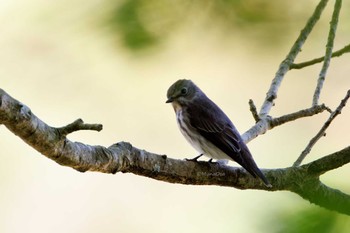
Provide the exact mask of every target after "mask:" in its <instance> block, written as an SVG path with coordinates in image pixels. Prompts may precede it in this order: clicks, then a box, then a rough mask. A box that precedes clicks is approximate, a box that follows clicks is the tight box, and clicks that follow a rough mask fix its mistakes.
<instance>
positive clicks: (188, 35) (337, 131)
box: [0, 0, 350, 233]
mask: <svg viewBox="0 0 350 233" xmlns="http://www.w3.org/2000/svg"><path fill="white" fill-rule="evenodd" d="M316 4H317V1H306V2H305V1H298V2H293V1H277V0H274V1H263V0H248V1H240V0H218V1H205V0H201V1H199V0H193V1H184V0H177V1H159V0H149V1H141V0H125V1H110V0H108V1H107V0H105V1H101V0H84V1H83V0H75V1H67V0H62V1H45V0H31V1H25V0H11V1H10V0H2V1H1V2H0V32H1V36H0V51H1V52H0V64H1V66H0V67H1V68H0V81H1V83H0V84H1V85H0V88H3V89H4V90H5V91H7V92H8V93H9V94H10V95H12V96H13V97H15V98H17V99H19V100H20V101H22V102H23V103H25V104H26V105H28V106H29V107H30V108H31V109H32V111H33V112H34V113H35V114H36V115H37V116H39V117H40V118H41V119H42V120H44V121H45V122H46V123H48V124H50V125H52V126H62V125H65V124H67V123H70V122H72V121H73V120H75V119H77V118H80V117H81V118H83V119H84V120H85V121H86V122H89V123H102V124H103V126H104V129H103V131H102V132H93V131H91V132H87V131H84V132H77V133H74V134H71V135H69V138H70V139H71V140H74V141H81V142H84V143H88V144H93V145H94V144H99V145H104V146H109V145H111V144H112V143H115V142H118V141H122V140H123V141H129V142H131V143H132V144H133V145H134V146H136V147H138V148H143V149H146V150H148V151H151V152H155V153H159V154H167V155H168V156H171V157H174V158H179V159H182V158H185V157H193V156H195V155H196V152H195V151H194V150H193V149H192V148H191V147H190V146H189V145H188V144H187V142H186V141H185V139H184V138H183V137H182V135H181V134H180V132H179V131H178V129H177V126H176V121H175V116H174V112H173V109H172V108H171V106H169V105H166V104H165V100H166V99H165V94H166V91H167V88H168V87H169V86H170V85H171V84H172V83H173V82H175V81H176V80H177V79H180V78H188V79H192V80H193V81H194V82H195V83H196V84H197V85H198V86H200V87H201V89H202V90H203V91H204V92H206V93H207V95H208V96H209V97H210V98H211V99H212V100H214V101H215V102H216V103H217V104H218V105H219V106H221V107H222V109H223V110H224V111H225V112H226V113H227V114H228V115H229V117H230V118H231V119H232V121H233V122H234V123H235V125H236V126H237V128H238V129H239V130H240V131H241V132H242V133H243V132H244V131H245V130H247V129H248V128H249V127H250V126H252V124H253V123H254V120H253V118H252V116H251V113H250V112H249V107H248V100H249V99H250V98H252V99H253V100H254V101H255V103H256V104H257V105H258V106H260V105H261V103H262V101H263V98H264V97H265V93H266V92H267V89H268V87H269V85H270V82H271V79H272V78H273V76H274V73H275V72H276V70H277V67H278V65H279V63H280V62H281V60H282V59H283V58H284V57H285V55H286V54H287V52H288V51H289V48H290V47H291V44H292V43H293V42H294V40H295V38H296V37H297V35H298V33H299V31H300V29H301V28H302V27H303V26H304V24H305V22H306V20H307V19H308V17H309V15H311V13H312V11H313V9H314V6H315V5H316ZM332 6H333V1H331V2H330V3H329V6H328V8H327V9H326V11H325V13H324V15H323V17H322V19H321V20H320V22H319V24H318V25H317V26H316V28H315V31H314V32H313V33H312V35H311V36H310V38H309V40H308V41H307V43H306V44H305V47H304V48H303V51H302V53H301V54H300V57H298V61H303V60H307V59H311V58H314V57H318V56H322V55H323V53H324V46H325V44H326V39H325V38H326V37H327V33H328V22H329V21H330V16H331V14H332ZM349 6H350V4H349V2H344V6H343V8H342V12H341V18H340V23H339V27H338V34H337V37H336V41H335V49H340V48H342V47H343V46H344V45H346V44H348V43H349V41H350V24H349V22H350V12H349V9H350V7H349ZM349 57H350V55H344V56H343V57H341V58H335V59H334V60H332V62H331V68H330V69H329V72H328V76H327V80H326V82H325V86H324V89H323V92H322V95H321V102H325V103H326V104H327V105H328V106H329V107H330V108H332V109H334V108H335V107H336V106H337V105H338V103H339V101H340V99H342V98H343V96H344V95H345V92H346V91H347V89H349V87H350V79H349V75H348V74H349V72H350V66H349V65H348V64H349ZM319 69H320V65H315V66H313V67H309V68H306V69H304V70H298V71H291V72H290V73H288V75H287V77H286V79H285V81H284V82H283V84H282V86H281V89H280V92H279V95H278V99H277V101H276V106H275V107H274V108H273V110H272V112H271V114H272V115H273V116H279V115H282V114H285V113H289V112H292V111H296V110H299V109H301V108H306V107H309V106H310V104H311V100H312V94H313V90H314V87H315V84H316V79H317V77H318V72H319ZM349 109H350V108H349V107H347V108H345V109H344V110H343V112H342V114H341V115H340V116H339V117H338V118H337V119H336V121H335V122H334V123H333V124H332V126H331V127H330V129H329V130H328V131H327V137H325V138H322V139H321V140H320V142H319V143H318V144H317V145H316V146H315V148H314V149H313V151H312V153H311V154H310V155H309V156H308V158H307V159H306V162H308V161H312V160H314V159H316V158H319V157H320V156H322V155H326V154H329V153H331V152H333V151H336V150H340V149H342V148H344V147H346V146H348V145H349V138H348V132H349V130H350V126H349V123H348V119H349V117H350V110H349ZM327 117H328V115H327V114H326V113H324V114H321V115H318V116H315V117H313V118H311V119H303V120H299V121H297V122H293V123H290V124H288V125H284V126H281V127H278V128H276V129H273V130H272V131H270V132H268V133H267V134H265V135H263V136H260V137H258V138H257V139H255V140H253V141H252V142H250V143H249V147H250V149H251V151H252V153H253V155H254V158H255V160H256V161H257V163H258V165H259V166H260V167H262V168H278V167H287V166H291V165H292V163H293V162H294V160H295V159H296V158H297V156H298V155H299V154H300V152H301V151H302V150H303V149H304V147H305V145H306V144H307V142H308V140H309V139H310V138H311V137H312V136H313V135H315V134H316V132H317V131H318V130H319V128H320V127H321V125H322V124H323V122H324V121H325V120H326V119H327ZM0 135H1V137H0V155H1V163H0V190H1V191H0V206H1V208H0V232H5V233H7V232H11V233H12V232H18V233H19V232H39V233H41V232H67V233H70V232H72V233H73V232H86V233H89V232H97V231H98V232H150V231H152V232H236V231H237V232H240V233H255V232H256V233H258V232H311V231H308V229H323V230H324V229H326V230H327V231H322V232H337V233H338V232H349V231H350V223H349V222H350V221H349V218H348V217H346V216H343V215H338V214H335V213H332V212H328V211H325V210H322V209H320V208H318V207H315V206H312V205H310V204H309V203H308V202H307V201H304V200H302V199H301V198H300V197H299V196H297V195H295V194H292V193H289V192H273V193H272V192H271V193H270V192H263V191H254V190H247V191H241V190H236V189H232V188H222V187H214V186H213V187H210V186H185V185H176V184H168V183H164V182H159V181H155V180H151V179H148V178H145V177H139V176H135V175H132V174H116V175H109V174H100V173H91V172H87V173H85V174H82V173H79V172H77V171H75V170H73V169H71V168H67V167H62V166H59V165H57V164H56V163H55V162H53V161H51V160H48V159H47V158H46V157H44V156H42V155H40V154H39V153H38V152H36V151H35V150H34V149H32V148H31V147H29V146H27V145H26V144H25V143H24V142H22V141H21V140H20V139H19V138H17V137H16V136H15V135H13V134H12V133H10V132H9V131H8V130H7V129H6V128H5V127H4V126H0ZM232 165H233V166H236V164H234V163H232ZM349 175H350V167H349V165H346V166H344V167H342V168H340V169H337V170H336V171H331V172H329V173H327V174H326V175H324V176H322V180H323V181H324V182H325V183H326V184H328V185H330V186H332V187H335V188H339V189H341V190H343V191H344V192H347V193H350V185H349V182H348V179H347V178H346V177H349ZM308 224H309V225H308ZM324 224H326V225H327V226H324ZM310 226H311V228H310ZM298 227H300V228H298ZM312 232H314V230H312ZM320 232H321V231H320Z"/></svg>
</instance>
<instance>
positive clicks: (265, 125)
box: [242, 104, 331, 143]
mask: <svg viewBox="0 0 350 233" xmlns="http://www.w3.org/2000/svg"><path fill="white" fill-rule="evenodd" d="M325 110H327V111H329V112H331V110H330V109H329V108H328V107H327V106H325V105H324V104H321V105H317V106H314V107H311V108H307V109H302V110H299V111H297V112H293V113H290V114H286V115H283V116H280V117H276V118H273V117H271V116H267V117H265V118H262V119H260V120H259V121H258V122H257V123H256V124H255V125H254V126H253V127H252V128H250V129H249V130H248V131H247V132H245V133H244V134H243V135H242V138H243V141H244V142H245V143H248V142H250V141H251V140H253V139H254V138H256V137H257V136H259V135H261V134H264V133H265V132H267V131H268V130H270V129H272V128H274V127H276V126H280V125H282V124H285V123H288V122H291V121H295V120H297V119H300V118H303V117H310V116H313V115H316V114H319V113H321V112H323V111H325ZM251 111H252V110H251ZM253 116H254V113H253ZM254 119H255V117H254Z"/></svg>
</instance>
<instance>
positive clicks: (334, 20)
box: [312, 0, 342, 106]
mask: <svg viewBox="0 0 350 233" xmlns="http://www.w3.org/2000/svg"><path fill="white" fill-rule="evenodd" d="M341 5H342V0H336V1H335V5H334V11H333V15H332V20H331V23H330V28H329V33H328V40H327V45H326V54H325V56H324V61H323V65H322V69H321V71H320V74H319V77H318V80H317V86H316V89H315V92H314V96H313V99H312V106H316V105H318V100H319V98H320V94H321V90H322V87H323V83H324V80H325V79H326V74H327V70H328V67H329V64H330V62H331V58H332V51H333V45H334V38H335V33H336V31H337V26H338V19H339V13H340V9H341Z"/></svg>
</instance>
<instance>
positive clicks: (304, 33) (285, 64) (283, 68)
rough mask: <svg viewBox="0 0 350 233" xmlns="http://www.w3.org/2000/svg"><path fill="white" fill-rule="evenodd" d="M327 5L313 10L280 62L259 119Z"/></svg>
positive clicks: (270, 103)
mask: <svg viewBox="0 0 350 233" xmlns="http://www.w3.org/2000/svg"><path fill="white" fill-rule="evenodd" d="M327 3H328V0H321V1H320V2H319V4H318V5H317V7H316V8H315V11H314V12H313V14H312V15H311V17H310V18H309V20H308V21H307V23H306V25H305V27H304V28H303V30H301V32H300V34H299V36H298V38H297V40H296V41H295V43H294V44H293V46H292V48H291V50H290V51H289V53H288V55H287V57H286V58H285V59H284V60H283V61H282V63H281V64H280V66H279V68H278V70H277V72H276V75H275V78H274V79H273V80H272V83H271V85H270V89H269V90H268V92H267V94H266V98H265V101H264V103H263V105H262V107H261V109H260V113H259V114H260V117H261V118H262V117H264V116H267V115H268V114H269V112H270V110H271V108H272V106H273V101H274V100H275V99H276V98H277V92H278V89H279V87H280V85H281V83H282V81H283V78H284V76H285V74H286V73H287V72H288V71H289V67H290V65H291V64H292V63H293V62H294V60H295V58H296V56H297V55H298V54H299V52H300V51H301V47H302V46H303V44H304V42H305V41H306V39H307V37H308V36H309V34H310V32H311V31H312V29H313V27H314V26H315V24H316V23H317V21H318V20H319V19H320V16H321V14H322V12H323V10H324V8H325V7H326V5H327Z"/></svg>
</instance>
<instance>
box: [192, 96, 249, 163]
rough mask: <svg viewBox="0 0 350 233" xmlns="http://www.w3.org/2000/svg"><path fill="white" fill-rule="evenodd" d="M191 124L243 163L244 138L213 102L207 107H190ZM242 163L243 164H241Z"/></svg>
mask: <svg viewBox="0 0 350 233" xmlns="http://www.w3.org/2000/svg"><path fill="white" fill-rule="evenodd" d="M187 111H188V113H189V114H188V118H189V120H190V124H191V126H192V127H194V128H195V129H196V130H197V131H198V132H199V133H200V134H201V135H202V136H203V137H204V138H205V139H207V140H208V141H210V142H211V143H213V144H214V145H215V146H216V147H218V148H219V149H220V150H222V151H223V152H224V153H226V154H227V155H228V156H229V157H231V158H232V159H233V160H234V161H236V162H238V163H239V164H241V163H242V162H243V161H242V158H241V153H240V152H241V150H242V143H243V142H242V139H241V136H240V135H239V133H238V131H237V130H236V128H235V127H234V126H233V124H232V123H231V121H230V119H229V118H228V117H227V116H226V115H225V113H223V112H222V111H221V109H219V107H217V106H216V105H215V104H214V103H213V102H212V103H211V104H209V105H208V106H206V107H203V106H199V105H191V106H190V107H189V108H188V109H187ZM241 165H242V164H241Z"/></svg>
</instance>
